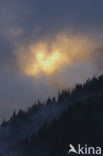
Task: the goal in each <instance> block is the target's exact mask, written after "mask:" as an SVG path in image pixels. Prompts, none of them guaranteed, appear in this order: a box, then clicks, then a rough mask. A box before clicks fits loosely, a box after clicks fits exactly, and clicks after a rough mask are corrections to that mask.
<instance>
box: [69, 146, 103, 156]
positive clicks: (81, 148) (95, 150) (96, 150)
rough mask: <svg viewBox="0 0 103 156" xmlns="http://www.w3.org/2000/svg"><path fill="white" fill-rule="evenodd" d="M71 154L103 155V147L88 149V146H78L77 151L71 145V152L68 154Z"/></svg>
mask: <svg viewBox="0 0 103 156" xmlns="http://www.w3.org/2000/svg"><path fill="white" fill-rule="evenodd" d="M70 153H75V154H85V155H86V154H87V155H91V154H92V155H93V154H94V155H95V154H97V155H101V154H102V149H101V147H88V146H87V145H84V146H81V145H80V144H78V147H77V149H76V148H75V147H74V146H73V145H72V144H70V145H69V151H68V154H70Z"/></svg>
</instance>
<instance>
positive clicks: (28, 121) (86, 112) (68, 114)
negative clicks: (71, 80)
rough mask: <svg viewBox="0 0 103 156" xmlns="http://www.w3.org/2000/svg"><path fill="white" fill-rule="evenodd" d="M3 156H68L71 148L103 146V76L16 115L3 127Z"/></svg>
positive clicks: (0, 135) (0, 132)
mask: <svg viewBox="0 0 103 156" xmlns="http://www.w3.org/2000/svg"><path fill="white" fill-rule="evenodd" d="M0 140H1V141H0V153H1V156H2V155H3V156H67V155H68V150H69V148H68V146H69V144H73V145H74V146H75V147H76V146H77V145H78V144H81V145H84V144H87V145H88V146H102V144H103V75H101V76H99V77H98V78H93V79H92V80H87V81H86V83H84V84H83V85H82V84H77V85H76V87H75V88H74V89H73V91H71V92H70V91H69V90H64V91H62V92H61V93H58V100H56V99H55V98H52V99H50V98H49V99H48V100H47V102H46V103H45V104H43V103H40V102H39V101H38V105H36V106H35V105H33V106H32V107H31V108H29V109H28V111H27V112H24V111H22V110H20V111H19V112H18V113H17V114H15V112H14V113H13V116H12V117H11V119H10V120H9V121H7V122H3V124H2V126H1V127H0Z"/></svg>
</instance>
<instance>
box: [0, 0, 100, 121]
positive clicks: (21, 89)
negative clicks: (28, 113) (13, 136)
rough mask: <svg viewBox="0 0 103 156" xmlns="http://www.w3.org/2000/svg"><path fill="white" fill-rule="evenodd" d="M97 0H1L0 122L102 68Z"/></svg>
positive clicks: (95, 73)
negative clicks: (14, 111)
mask: <svg viewBox="0 0 103 156" xmlns="http://www.w3.org/2000/svg"><path fill="white" fill-rule="evenodd" d="M102 60H103V1H102V0H84V1H83V0H8V1H7V0H0V121H2V120H3V119H4V118H6V119H8V118H9V117H10V116H11V114H12V112H13V110H14V109H16V111H18V110H19V109H20V108H22V109H27V107H29V106H31V105H32V104H33V103H34V102H35V101H37V99H38V98H39V99H40V100H41V101H45V100H46V98H47V97H49V96H51V97H52V96H56V95H57V92H58V90H62V89H66V88H69V87H70V88H73V87H74V85H75V84H76V83H78V82H79V83H83V82H84V81H85V80H86V79H87V78H91V77H92V76H94V75H96V76H97V75H98V74H101V73H102V72H103V70H102V69H103V61H102Z"/></svg>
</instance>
